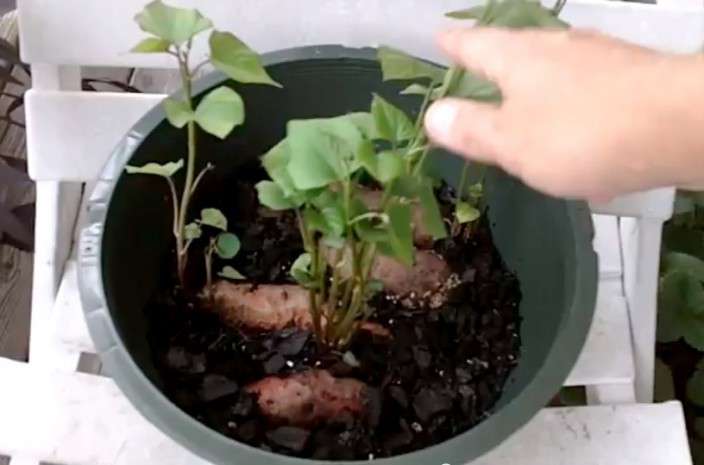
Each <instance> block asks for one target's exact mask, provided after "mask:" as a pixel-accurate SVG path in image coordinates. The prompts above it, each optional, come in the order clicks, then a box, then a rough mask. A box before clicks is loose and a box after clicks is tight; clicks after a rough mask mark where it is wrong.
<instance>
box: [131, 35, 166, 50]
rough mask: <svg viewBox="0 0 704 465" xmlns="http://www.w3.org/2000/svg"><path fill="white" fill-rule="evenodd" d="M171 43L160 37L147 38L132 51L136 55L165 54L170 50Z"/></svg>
mask: <svg viewBox="0 0 704 465" xmlns="http://www.w3.org/2000/svg"><path fill="white" fill-rule="evenodd" d="M170 46H171V42H169V41H168V40H166V39H159V38H158V37H147V38H146V39H144V40H142V41H141V42H139V43H138V44H137V45H135V46H134V48H132V50H130V51H131V52H134V53H164V52H167V51H168V50H169V47H170Z"/></svg>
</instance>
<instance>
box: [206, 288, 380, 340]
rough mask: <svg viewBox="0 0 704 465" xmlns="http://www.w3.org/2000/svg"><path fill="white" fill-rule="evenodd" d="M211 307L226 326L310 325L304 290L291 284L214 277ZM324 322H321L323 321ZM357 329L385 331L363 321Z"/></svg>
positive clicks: (272, 327)
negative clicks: (255, 283) (244, 281)
mask: <svg viewBox="0 0 704 465" xmlns="http://www.w3.org/2000/svg"><path fill="white" fill-rule="evenodd" d="M212 296H213V308H214V310H215V311H216V312H217V313H218V314H219V315H220V317H221V318H222V319H223V321H224V322H225V323H226V324H228V325H230V326H245V327H248V328H253V329H259V330H263V331H276V330H281V329H284V328H286V327H289V326H296V327H298V328H302V329H313V318H312V317H311V315H310V312H309V311H308V306H309V301H308V291H307V290H306V289H304V288H303V287H301V286H297V285H294V284H262V285H259V286H253V285H251V284H235V283H231V282H229V281H225V280H221V281H217V282H216V283H215V284H214V285H213V290H212ZM323 324H324V322H323ZM360 329H361V330H363V331H368V332H370V333H372V334H374V335H377V336H380V337H390V336H391V335H390V333H389V331H388V330H387V329H386V328H384V327H383V326H381V325H379V324H377V323H371V322H364V323H362V324H361V325H360Z"/></svg>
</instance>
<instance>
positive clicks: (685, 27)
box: [0, 0, 704, 465]
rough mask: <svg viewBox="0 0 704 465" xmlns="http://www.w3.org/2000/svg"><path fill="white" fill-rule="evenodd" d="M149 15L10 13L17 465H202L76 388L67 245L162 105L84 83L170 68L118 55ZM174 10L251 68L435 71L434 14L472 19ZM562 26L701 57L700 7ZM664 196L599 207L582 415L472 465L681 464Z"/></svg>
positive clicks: (362, 6) (215, 2)
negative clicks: (22, 337) (21, 193)
mask: <svg viewBox="0 0 704 465" xmlns="http://www.w3.org/2000/svg"><path fill="white" fill-rule="evenodd" d="M145 1H146V0H121V1H119V2H97V1H95V0H63V1H61V2H56V1H55V0H21V1H20V2H19V9H20V31H21V43H22V56H23V59H24V60H25V61H26V62H28V63H30V64H31V66H32V76H33V87H32V90H31V91H29V93H28V94H27V96H26V105H27V128H28V129H27V130H28V151H29V167H30V174H31V176H32V178H33V179H35V180H36V181H37V222H36V231H37V232H36V235H37V236H36V252H35V278H34V289H33V308H32V334H31V342H30V363H29V364H21V363H17V362H10V361H7V360H3V359H0V379H2V380H3V382H2V385H3V390H2V395H0V412H1V413H0V455H2V454H5V455H10V456H12V457H13V461H12V464H13V465H20V464H21V465H30V464H31V465H36V464H37V463H38V462H39V461H40V460H41V461H50V462H53V463H66V464H69V463H70V464H74V463H75V464H86V465H89V464H90V465H96V464H101V465H102V464H123V463H124V464H127V463H130V464H133V463H138V464H140V465H141V464H145V465H149V464H168V465H175V464H186V463H188V464H193V463H198V464H200V463H204V462H202V461H201V460H200V459H197V458H195V457H193V456H192V455H191V454H190V453H189V452H186V451H185V450H184V449H183V448H181V447H180V446H178V445H176V444H175V443H173V442H172V441H171V440H170V439H168V438H166V437H165V436H164V435H163V434H162V433H160V432H159V431H157V430H156V429H155V428H154V427H153V426H151V424H149V423H148V422H146V421H145V420H143V419H142V418H141V417H139V415H138V414H137V413H136V412H135V410H134V409H133V408H132V407H131V406H130V405H129V404H128V402H127V401H126V399H125V398H124V397H123V396H122V395H121V393H120V392H119V391H118V390H117V388H116V387H115V385H114V384H113V382H112V381H111V380H110V379H108V378H104V377H101V376H96V375H92V374H79V373H76V369H77V367H78V365H79V358H80V356H81V354H90V353H93V352H94V349H93V345H92V342H91V341H90V338H89V336H88V333H87V330H86V328H85V323H84V322H83V317H82V313H81V308H80V302H79V298H78V291H77V288H76V275H75V273H76V266H75V265H76V264H75V250H74V243H75V241H74V238H75V236H76V224H77V221H79V220H78V218H79V217H80V211H81V205H82V198H83V193H84V189H85V186H86V185H91V184H93V183H95V182H96V180H97V178H98V175H99V173H100V170H101V168H102V166H103V164H104V163H105V161H106V159H107V157H108V155H109V154H110V151H111V149H112V147H113V146H114V145H116V143H117V141H118V140H119V139H120V138H121V137H122V136H123V134H125V133H126V132H127V130H128V129H129V127H130V126H131V125H132V124H133V123H134V122H136V121H137V120H138V119H139V117H140V116H141V115H142V114H143V113H144V112H145V111H146V110H148V109H149V108H151V107H152V106H154V105H156V104H158V103H159V102H160V100H161V99H162V98H163V95H158V94H121V93H84V92H81V91H80V88H79V81H80V76H81V67H83V66H128V67H153V68H169V67H170V66H171V65H172V63H171V60H168V59H167V57H161V56H158V55H153V56H144V55H133V54H129V53H127V52H126V50H128V49H129V48H130V47H131V46H132V45H133V44H135V43H136V42H137V40H138V39H139V38H140V37H141V36H142V33H141V32H140V31H139V30H138V28H137V27H136V25H135V24H134V22H133V21H132V17H133V16H134V14H135V13H136V12H137V11H139V10H140V9H141V8H142V7H143V6H144V3H145ZM173 3H175V4H178V5H184V6H185V5H191V6H197V7H198V8H200V9H201V10H202V11H203V13H204V14H206V15H207V16H208V17H210V18H212V19H213V20H214V22H215V24H216V26H217V27H219V28H222V29H227V30H233V31H236V33H237V34H238V35H240V36H242V37H243V38H244V39H245V40H246V41H247V42H248V43H250V44H251V45H252V46H253V47H254V48H255V49H257V50H259V51H261V52H266V51H270V50H275V49H281V48H288V47H292V46H299V45H313V44H329V43H335V44H343V45H347V46H369V45H376V44H380V43H384V44H389V45H395V46H398V47H400V48H403V49H405V50H408V51H410V52H412V53H414V54H416V55H419V56H423V57H426V58H428V59H431V60H435V61H439V62H442V61H443V57H441V56H439V55H438V52H437V51H436V50H435V48H434V46H433V40H432V35H433V33H434V31H435V30H437V29H439V28H440V27H441V26H442V25H444V24H446V20H445V19H444V18H442V12H444V11H449V10H453V9H459V8H463V7H467V3H468V2H467V1H466V0H435V1H428V0H367V1H364V2H361V1H351V0H326V1H324V2H321V1H319V0H315V1H314V0H308V1H296V2H294V1H290V0H289V1H284V0H258V1H257V2H245V1H242V0H240V1H239V2H237V1H232V0H229V1H228V0H208V1H205V2H204V1H200V2H199V1H196V0H178V1H176V0H174V1H173ZM469 3H478V1H474V2H469ZM237 5H240V7H239V8H237V7H236V6H237ZM306 7H309V8H313V9H314V13H313V14H310V12H307V11H306V9H307V8H306ZM564 16H565V17H566V18H567V19H568V20H569V21H570V22H572V24H574V25H576V26H586V27H591V28H596V29H600V30H603V31H605V32H607V33H610V34H612V35H615V36H619V37H622V38H624V39H627V40H630V41H632V42H636V43H640V44H643V45H647V46H652V47H656V48H659V49H663V50H670V51H676V52H693V51H697V50H699V48H700V46H701V44H702V43H704V2H702V1H699V0H697V1H688V0H669V1H665V2H661V4H660V5H641V4H634V3H621V2H611V1H604V0H571V1H570V2H568V5H567V7H566V8H565V11H564ZM398 18H404V19H403V20H402V21H399V20H398ZM412 18H419V19H421V21H415V22H414V21H412ZM448 24H449V22H448ZM272 31H276V32H272ZM197 53H199V52H197ZM673 195H674V191H673V190H672V189H659V190H654V191H650V192H646V193H640V194H634V195H631V196H626V197H622V198H619V199H617V200H615V201H614V202H612V203H610V204H608V205H593V210H594V212H595V216H594V219H595V226H596V233H597V234H596V238H595V248H596V249H597V251H598V252H599V256H600V265H599V266H600V286H599V297H598V304H597V311H596V317H595V321H594V324H593V327H592V329H591V332H590V335H589V338H588V341H587V344H586V346H585V349H584V351H583V353H582V355H581V357H580V360H579V362H578V363H577V365H576V366H575V368H574V370H573V372H572V374H571V375H570V377H569V379H568V380H567V383H566V385H569V386H586V388H587V394H588V402H589V403H590V404H592V405H590V406H587V407H579V408H571V409H564V408H558V409H545V410H543V411H542V412H541V413H540V414H539V415H538V416H537V417H536V418H535V419H534V420H533V421H532V422H531V423H530V424H529V425H528V426H526V427H525V428H524V429H523V430H521V431H520V432H519V433H517V434H516V435H515V436H514V437H512V438H510V439H509V440H508V441H507V442H506V443H505V444H504V445H502V446H501V447H499V448H497V449H496V450H495V451H493V452H491V453H490V454H489V455H488V456H486V457H484V458H482V459H481V460H479V462H477V463H480V464H489V463H491V464H493V465H496V464H503V463H507V464H508V463H516V462H519V463H524V464H533V463H535V464H539V463H540V464H562V463H571V464H577V465H579V464H594V463H607V462H608V463H614V464H631V463H633V464H639V465H647V464H660V463H668V464H672V465H689V464H691V461H690V459H689V453H688V446H687V436H686V431H685V429H684V419H683V415H682V411H681V407H680V405H679V404H678V403H676V402H671V403H666V404H659V405H653V404H648V403H649V402H651V400H652V395H653V373H654V344H655V321H656V317H655V310H656V309H655V303H656V299H655V297H656V290H657V271H658V258H659V248H660V234H661V228H662V223H663V221H665V220H666V219H667V218H669V217H670V215H671V213H672V203H673ZM636 402H638V403H636ZM596 404H611V405H609V406H607V407H604V406H599V405H596ZM33 410H36V411H40V412H44V415H43V417H42V420H40V421H37V420H35V418H36V417H35V416H34V415H32V414H30V412H31V411H33Z"/></svg>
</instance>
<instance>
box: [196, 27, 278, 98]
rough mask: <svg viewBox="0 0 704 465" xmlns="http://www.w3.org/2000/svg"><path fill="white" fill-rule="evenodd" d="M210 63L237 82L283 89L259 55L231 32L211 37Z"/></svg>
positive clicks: (216, 33)
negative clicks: (265, 67) (267, 69)
mask: <svg viewBox="0 0 704 465" xmlns="http://www.w3.org/2000/svg"><path fill="white" fill-rule="evenodd" d="M210 62H211V63H212V64H213V66H214V67H215V68H216V69H218V70H220V71H222V72H223V73H225V74H227V75H228V76H229V77H230V78H232V79H234V80H235V81H237V82H242V83H245V84H267V85H270V86H275V87H281V84H279V83H278V82H276V81H274V80H273V79H272V78H271V76H269V73H267V72H266V70H265V69H264V66H263V65H262V60H261V58H260V57H259V55H258V54H257V53H256V52H255V51H254V50H252V49H251V48H249V47H248V46H247V44H245V43H244V42H242V41H241V40H240V39H239V38H238V37H236V36H235V35H233V34H231V33H229V32H220V31H213V33H212V34H211V35H210Z"/></svg>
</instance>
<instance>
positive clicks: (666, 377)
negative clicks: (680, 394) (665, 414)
mask: <svg viewBox="0 0 704 465" xmlns="http://www.w3.org/2000/svg"><path fill="white" fill-rule="evenodd" d="M675 399H676V396H675V384H674V381H673V379H672V370H670V367H669V366H667V365H666V364H665V362H663V361H662V360H660V359H659V358H656V359H655V393H654V400H655V402H667V401H668V400H675Z"/></svg>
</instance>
